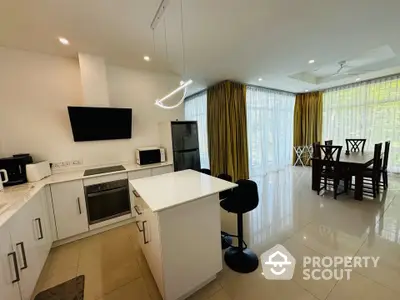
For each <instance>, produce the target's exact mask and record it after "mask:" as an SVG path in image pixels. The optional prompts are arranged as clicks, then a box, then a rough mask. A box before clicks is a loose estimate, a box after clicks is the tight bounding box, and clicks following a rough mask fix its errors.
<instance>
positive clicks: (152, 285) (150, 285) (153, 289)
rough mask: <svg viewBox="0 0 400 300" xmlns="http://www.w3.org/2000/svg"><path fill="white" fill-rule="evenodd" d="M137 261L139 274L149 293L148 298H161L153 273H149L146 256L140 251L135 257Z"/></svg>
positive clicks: (156, 299) (153, 299)
mask: <svg viewBox="0 0 400 300" xmlns="http://www.w3.org/2000/svg"><path fill="white" fill-rule="evenodd" d="M137 262H138V265H139V269H140V273H141V276H142V278H143V280H144V283H145V285H146V288H147V291H148V292H149V294H150V298H151V299H152V300H162V297H161V294H160V292H159V290H158V287H157V284H156V282H155V280H154V278H153V275H152V274H151V271H150V268H149V266H148V264H147V262H146V258H145V257H144V255H143V253H142V252H140V253H139V255H138V257H137Z"/></svg>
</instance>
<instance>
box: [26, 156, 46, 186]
mask: <svg viewBox="0 0 400 300" xmlns="http://www.w3.org/2000/svg"><path fill="white" fill-rule="evenodd" d="M50 175H51V170H50V163H49V162H48V161H42V162H38V163H34V164H29V165H26V177H27V178H28V181H29V182H35V181H39V180H42V179H43V178H45V177H47V176H50Z"/></svg>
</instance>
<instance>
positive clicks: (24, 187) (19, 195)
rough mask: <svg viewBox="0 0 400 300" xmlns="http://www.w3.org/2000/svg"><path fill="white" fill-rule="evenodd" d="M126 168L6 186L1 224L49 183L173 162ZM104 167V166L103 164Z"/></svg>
mask: <svg viewBox="0 0 400 300" xmlns="http://www.w3.org/2000/svg"><path fill="white" fill-rule="evenodd" d="M122 165H123V166H124V167H125V169H126V170H122V171H116V172H109V173H102V174H96V175H91V176H83V173H84V170H83V169H82V170H79V171H72V172H62V173H56V174H53V175H51V176H49V177H46V178H44V179H42V180H40V181H37V182H31V183H25V184H20V185H16V186H10V187H6V188H4V191H2V192H0V226H2V225H3V224H4V223H5V222H6V221H7V220H8V219H10V218H11V217H12V216H13V215H14V214H15V213H16V212H17V211H18V210H19V209H21V207H22V206H24V204H25V203H27V202H28V201H29V200H30V199H32V198H33V196H35V194H36V193H37V192H38V191H40V189H41V188H43V187H44V186H46V185H48V184H54V183H61V182H67V181H73V180H81V179H87V178H93V177H100V176H108V175H113V174H119V173H127V172H134V171H140V170H145V169H153V168H159V167H164V166H170V165H172V162H165V163H159V164H151V165H145V166H139V165H137V164H134V163H131V164H129V163H128V164H122ZM101 167H102V166H101ZM94 168H97V167H90V168H89V167H88V169H94Z"/></svg>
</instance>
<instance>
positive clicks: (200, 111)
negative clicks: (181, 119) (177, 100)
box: [184, 91, 210, 169]
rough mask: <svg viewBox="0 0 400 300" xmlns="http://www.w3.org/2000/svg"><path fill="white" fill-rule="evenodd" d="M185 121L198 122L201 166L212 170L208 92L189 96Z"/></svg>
mask: <svg viewBox="0 0 400 300" xmlns="http://www.w3.org/2000/svg"><path fill="white" fill-rule="evenodd" d="M184 105H185V120H186V121H197V126H198V135H199V149H200V164H201V167H202V168H207V169H209V168H210V161H209V158H208V135H207V91H203V92H201V93H199V94H195V95H193V96H189V97H188V98H186V99H185V102H184Z"/></svg>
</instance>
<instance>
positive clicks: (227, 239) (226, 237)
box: [217, 173, 232, 250]
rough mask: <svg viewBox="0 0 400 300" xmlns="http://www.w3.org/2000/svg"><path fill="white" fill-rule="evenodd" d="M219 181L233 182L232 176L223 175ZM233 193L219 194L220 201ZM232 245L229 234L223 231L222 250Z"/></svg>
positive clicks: (230, 191)
mask: <svg viewBox="0 0 400 300" xmlns="http://www.w3.org/2000/svg"><path fill="white" fill-rule="evenodd" d="M217 177H218V178H219V179H222V180H225V181H229V182H232V176H230V175H228V174H225V173H222V174H219V175H218V176H217ZM231 193H232V190H226V191H223V192H220V193H219V200H224V199H226V198H228V197H229V196H230V195H231ZM231 245H232V237H231V236H230V234H229V233H227V232H225V231H221V248H222V249H223V250H224V249H226V248H229V247H230V246H231Z"/></svg>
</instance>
